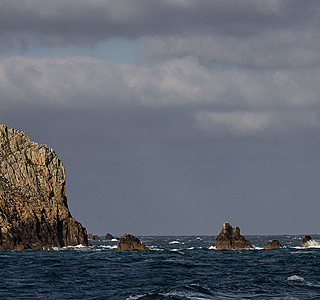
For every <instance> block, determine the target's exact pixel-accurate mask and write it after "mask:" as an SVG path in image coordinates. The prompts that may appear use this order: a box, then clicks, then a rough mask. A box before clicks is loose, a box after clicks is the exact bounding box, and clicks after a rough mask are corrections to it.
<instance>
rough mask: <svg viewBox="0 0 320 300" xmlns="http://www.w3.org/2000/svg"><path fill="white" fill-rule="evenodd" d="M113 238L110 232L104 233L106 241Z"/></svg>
mask: <svg viewBox="0 0 320 300" xmlns="http://www.w3.org/2000/svg"><path fill="white" fill-rule="evenodd" d="M113 239H114V237H113V235H112V234H110V233H107V234H106V237H105V240H106V241H111V240H113Z"/></svg>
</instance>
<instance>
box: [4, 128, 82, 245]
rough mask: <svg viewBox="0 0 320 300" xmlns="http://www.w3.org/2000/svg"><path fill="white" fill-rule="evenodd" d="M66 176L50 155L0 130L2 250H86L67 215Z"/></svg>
mask: <svg viewBox="0 0 320 300" xmlns="http://www.w3.org/2000/svg"><path fill="white" fill-rule="evenodd" d="M65 185H66V175H65V169H64V166H63V164H62V161H61V160H60V159H59V158H58V156H57V155H56V154H55V152H54V151H53V149H51V148H49V147H48V146H47V145H39V144H37V143H35V142H32V141H30V139H29V137H28V135H27V133H25V132H23V131H20V130H15V129H8V128H7V126H6V125H4V124H1V125H0V249H5V250H13V249H18V250H22V249H30V248H31V249H52V247H64V246H75V245H79V244H82V245H84V246H87V245H88V238H87V232H86V229H85V228H84V227H82V225H81V224H80V223H79V222H78V221H76V220H75V219H74V218H73V217H72V216H71V213H70V211H69V209H68V205H67V197H66V191H65Z"/></svg>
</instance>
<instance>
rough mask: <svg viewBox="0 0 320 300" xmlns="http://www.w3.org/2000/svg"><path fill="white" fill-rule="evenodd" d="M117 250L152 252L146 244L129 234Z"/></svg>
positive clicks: (121, 240)
mask: <svg viewBox="0 0 320 300" xmlns="http://www.w3.org/2000/svg"><path fill="white" fill-rule="evenodd" d="M117 248H118V249H120V250H135V249H136V250H150V249H149V248H148V247H147V246H146V245H145V244H143V243H141V241H140V240H139V239H138V238H137V237H135V236H133V235H131V234H129V233H126V234H124V235H123V236H122V238H121V239H120V242H119V243H118V246H117Z"/></svg>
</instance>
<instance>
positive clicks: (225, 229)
mask: <svg viewBox="0 0 320 300" xmlns="http://www.w3.org/2000/svg"><path fill="white" fill-rule="evenodd" d="M215 247H216V249H228V250H239V249H246V248H252V245H251V243H250V241H248V240H246V239H245V237H244V236H242V235H241V234H240V228H239V227H234V228H233V227H232V226H231V225H230V224H229V223H228V222H224V223H223V225H222V230H221V232H220V234H219V236H218V237H217V238H216V243H215Z"/></svg>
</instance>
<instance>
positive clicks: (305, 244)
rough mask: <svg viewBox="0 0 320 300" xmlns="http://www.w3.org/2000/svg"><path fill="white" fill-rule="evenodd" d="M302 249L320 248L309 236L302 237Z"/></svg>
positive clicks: (318, 243)
mask: <svg viewBox="0 0 320 300" xmlns="http://www.w3.org/2000/svg"><path fill="white" fill-rule="evenodd" d="M302 247H303V248H309V247H320V242H319V241H316V240H314V239H313V238H312V237H311V236H310V235H304V236H303V238H302Z"/></svg>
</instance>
